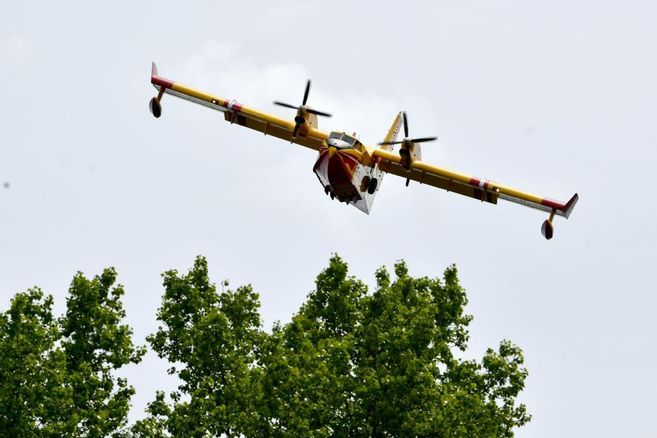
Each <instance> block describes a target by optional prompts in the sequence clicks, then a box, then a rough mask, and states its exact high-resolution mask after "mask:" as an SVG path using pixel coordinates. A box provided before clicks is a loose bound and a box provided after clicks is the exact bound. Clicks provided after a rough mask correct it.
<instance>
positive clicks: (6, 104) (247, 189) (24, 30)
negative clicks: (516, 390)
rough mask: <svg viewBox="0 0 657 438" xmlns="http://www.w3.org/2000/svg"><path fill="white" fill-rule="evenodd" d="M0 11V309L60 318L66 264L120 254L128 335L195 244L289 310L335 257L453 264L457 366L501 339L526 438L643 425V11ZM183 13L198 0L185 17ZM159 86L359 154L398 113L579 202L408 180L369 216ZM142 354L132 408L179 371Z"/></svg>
mask: <svg viewBox="0 0 657 438" xmlns="http://www.w3.org/2000/svg"><path fill="white" fill-rule="evenodd" d="M243 3H244V4H246V6H243V5H240V3H239V2H218V1H203V2H201V1H199V2H193V3H187V4H184V5H183V3H182V2H180V3H174V2H164V1H111V2H110V1H98V0H92V1H84V2H83V1H79V2H65V1H64V2H46V1H42V2H3V3H2V5H0V83H1V84H2V87H1V88H0V89H1V90H2V91H1V94H0V95H1V96H2V105H0V129H1V132H2V136H1V137H0V138H1V141H0V182H5V181H8V182H10V183H11V186H10V187H9V188H2V186H1V185H0V308H2V309H5V308H6V306H7V305H8V302H9V299H10V297H11V296H12V295H13V294H14V293H16V292H18V291H22V290H25V289H27V288H28V287H30V286H33V285H39V286H41V287H42V288H44V289H45V290H46V291H47V292H50V293H53V294H54V295H55V297H56V302H57V309H58V310H60V311H61V310H62V309H63V307H64V304H65V302H64V296H65V292H66V289H67V287H68V284H69V282H70V280H71V278H72V276H73V274H74V273H75V272H76V271H77V270H81V271H83V272H84V273H85V274H87V275H89V276H93V275H95V274H97V273H98V272H100V271H101V270H102V268H103V267H106V266H115V267H116V268H117V269H118V271H119V274H120V281H121V283H123V284H124V285H125V287H126V291H127V294H126V296H125V306H126V310H127V313H128V322H129V323H130V324H131V325H132V326H133V327H134V330H135V339H136V340H137V342H141V340H142V339H143V338H144V337H145V336H146V334H148V333H150V332H152V331H153V330H154V329H155V328H156V321H155V311H156V309H157V307H158V305H159V303H160V297H161V294H162V292H163V289H162V287H161V279H160V273H162V272H163V271H165V270H167V269H170V268H177V269H179V270H181V271H185V270H187V269H188V268H189V267H190V266H191V265H192V262H193V260H194V257H195V256H196V255H197V254H203V255H205V256H207V258H208V260H209V264H210V268H211V271H212V274H213V278H214V280H215V281H217V282H218V281H220V280H222V279H229V280H230V281H231V284H232V285H234V286H237V285H239V284H243V283H252V284H253V285H254V287H255V289H256V290H257V291H258V292H259V293H260V294H261V300H262V315H263V318H264V322H265V326H269V325H270V324H271V322H272V321H274V320H276V319H281V320H283V321H286V320H288V319H289V317H290V316H291V314H292V313H293V312H294V311H296V309H297V308H298V306H299V305H300V304H301V303H302V302H303V300H304V298H305V296H306V294H307V293H308V292H309V291H310V290H311V289H312V288H313V280H314V278H315V276H316V275H317V274H318V273H319V271H320V270H321V269H322V268H323V267H324V266H325V265H326V264H327V261H328V258H329V257H330V255H331V253H333V252H337V253H339V254H340V255H342V256H343V257H344V258H345V260H346V261H347V262H349V263H350V266H351V270H352V273H354V274H355V275H357V276H358V277H360V278H362V279H364V280H366V281H367V282H368V283H369V284H372V283H373V280H374V276H373V273H374V271H375V269H376V268H377V267H379V266H381V265H384V264H385V265H387V266H391V265H392V264H393V263H394V261H395V260H397V259H399V258H404V259H406V260H407V262H408V264H409V266H410V269H411V272H412V273H413V274H415V275H431V276H438V275H441V273H442V271H443V269H444V268H445V267H446V266H447V265H448V264H450V263H456V264H457V266H458V267H459V271H460V276H461V280H462V284H463V285H464V286H465V287H466V289H467V290H468V295H469V298H470V304H469V306H468V311H469V312H470V313H471V314H473V315H474V316H475V319H474V322H473V324H472V326H471V334H472V339H471V350H470V353H469V354H471V355H473V356H481V354H482V353H483V351H484V350H485V348H486V347H489V346H496V345H497V343H498V342H499V340H501V339H503V338H508V339H511V340H512V341H513V342H515V343H517V344H519V345H520V346H521V347H522V348H523V349H524V352H525V357H526V364H527V367H528V369H529V372H530V377H529V378H528V380H527V388H526V390H525V391H524V392H523V394H522V399H523V400H524V401H525V402H526V403H527V405H528V408H529V411H530V412H531V413H532V414H533V416H534V420H533V421H532V422H531V423H530V424H529V425H528V426H527V427H525V428H523V429H522V430H520V431H519V432H518V436H520V437H555V436H578V437H579V436H609V437H615V436H635V437H641V436H646V437H647V436H652V435H653V434H654V427H653V424H652V423H653V422H652V414H653V411H654V409H653V406H654V393H655V391H657V374H656V373H655V365H654V362H655V359H656V357H657V354H656V351H655V347H654V339H653V338H654V334H655V330H656V328H657V323H655V321H654V318H653V314H654V309H655V307H656V304H657V298H655V294H654V291H655V288H654V283H653V281H654V274H653V272H654V267H653V266H654V262H655V257H654V253H655V247H656V245H657V231H656V227H655V222H656V219H657V214H656V213H657V209H656V208H655V204H654V202H653V198H654V196H653V195H652V193H651V192H652V190H651V187H652V186H653V179H654V177H653V175H654V166H655V164H656V161H657V160H656V157H657V155H656V153H655V147H656V146H657V133H656V132H655V129H654V128H655V117H656V116H657V85H656V83H657V61H656V59H657V58H656V57H655V41H657V26H655V22H656V19H657V7H656V6H655V5H654V4H653V3H650V2H647V1H643V2H641V1H626V2H622V3H621V2H610V1H574V2H573V1H563V0H556V1H551V2H537V1H519V0H517V1H512V0H506V1H495V2H491V1H458V2H457V1H438V2H402V3H400V2H380V1H377V2H369V3H367V4H361V5H357V6H355V5H353V4H352V3H351V2H343V1H333V2H331V3H330V6H328V3H327V2H310V1H306V2H301V1H298V2H296V1H286V2H281V3H279V4H278V5H274V3H273V2H248V3H247V2H243ZM190 5H192V6H190ZM152 60H155V61H157V62H158V65H159V68H160V73H161V74H162V75H163V76H165V77H169V78H171V79H174V80H177V81H180V82H183V83H187V84H189V85H192V86H195V87H198V88H203V89H206V90H207V91H211V92H214V93H216V94H218V95H220V96H225V97H230V98H236V99H238V100H240V101H241V102H243V103H246V104H249V105H252V106H256V107H258V108H260V109H263V110H267V111H271V112H273V113H275V114H279V115H282V116H287V117H292V116H293V114H292V113H291V112H289V111H286V110H285V109H283V108H279V107H274V106H273V105H271V101H272V100H274V99H279V100H283V101H288V102H291V103H294V102H297V101H299V100H300V99H301V97H302V94H303V87H304V81H305V80H306V79H307V78H312V79H313V89H312V91H311V96H310V102H311V104H312V105H313V106H315V107H317V108H319V109H321V110H325V111H329V112H332V113H333V114H334V117H333V119H330V120H326V119H322V120H320V128H326V129H327V130H329V129H344V130H346V131H350V132H351V131H357V132H358V133H359V135H360V136H361V138H362V139H363V140H364V141H366V142H367V143H370V144H372V143H374V142H376V141H379V140H380V139H381V138H382V137H383V135H384V134H385V132H386V130H387V129H388V127H389V125H390V123H391V122H392V119H393V118H394V116H395V114H396V112H397V111H399V110H402V109H405V110H406V111H408V114H409V122H410V128H411V133H412V135H416V136H427V135H438V136H440V141H439V142H438V143H431V144H428V145H426V147H425V148H424V151H423V152H424V158H425V159H426V160H427V161H430V162H434V163H437V164H440V165H443V166H446V167H450V168H453V169H455V170H458V171H462V172H466V173H472V174H474V175H477V176H481V177H488V178H491V179H494V180H496V181H500V182H502V183H504V184H509V185H512V186H517V187H519V188H521V189H525V190H527V191H530V192H536V193H537V194H540V195H545V196H548V197H553V198H556V199H560V200H567V199H568V198H569V197H570V196H571V195H572V194H573V193H574V192H576V191H577V192H579V194H580V196H581V199H580V202H579V204H578V205H577V208H576V209H575V211H574V213H573V215H572V216H571V219H570V220H568V221H565V220H563V219H562V218H557V220H556V229H555V237H554V239H553V240H552V241H550V242H546V241H544V240H543V238H542V236H541V235H540V232H539V229H540V225H541V222H542V221H543V220H544V219H545V215H544V214H542V213H540V212H536V211H533V210H529V209H526V208H522V207H519V206H516V205H513V204H509V203H502V202H500V204H499V205H497V206H492V205H484V204H481V203H479V202H476V201H473V200H472V199H469V198H464V197H460V196H458V195H454V194H451V193H444V192H442V191H439V190H437V189H432V188H430V187H426V186H419V185H418V184H411V187H410V188H408V189H407V188H405V187H404V181H403V180H402V179H399V178H396V177H393V176H389V177H387V178H386V179H385V181H384V182H383V186H382V190H381V191H380V192H379V195H378V197H377V200H376V203H375V205H374V209H373V212H372V214H371V215H370V216H366V215H364V214H362V213H361V212H359V211H358V210H356V209H355V208H353V207H346V206H344V205H342V204H339V203H337V202H331V201H330V200H329V199H328V198H327V197H326V196H325V195H324V193H323V190H322V188H321V186H320V185H319V183H318V182H317V178H316V177H315V176H314V175H313V174H312V164H313V163H314V160H315V154H314V153H313V152H311V151H308V150H305V149H304V148H301V147H297V146H291V145H289V144H286V143H285V142H281V141H277V140H275V139H273V138H271V137H264V136H263V135H261V134H258V133H256V132H253V131H250V130H244V129H239V128H237V127H235V126H230V125H228V124H226V123H225V122H224V121H223V117H222V115H221V114H220V113H215V112H213V111H210V110H207V109H205V108H202V107H199V106H196V105H192V104H189V103H187V102H183V101H180V100H177V99H174V98H172V97H170V96H166V97H165V98H164V100H163V106H164V114H163V116H162V118H161V119H159V120H155V119H153V117H152V116H151V115H150V114H149V112H148V109H147V108H148V105H147V104H148V100H149V99H150V97H152V95H153V94H154V90H153V88H152V87H151V86H150V84H149V74H150V62H151V61H152ZM165 369H166V364H164V363H162V362H161V361H159V360H158V359H157V358H155V357H154V356H153V355H152V354H151V355H149V356H148V357H147V358H146V360H145V361H144V362H143V363H142V364H141V365H139V366H137V367H133V368H131V369H129V370H128V371H127V375H128V376H129V378H130V380H131V383H133V384H134V385H135V386H136V387H137V391H138V393H137V396H136V397H135V399H134V405H135V408H134V409H133V412H132V418H133V419H134V418H138V417H140V416H141V415H142V410H143V407H144V406H145V404H146V402H147V401H149V400H152V398H153V394H154V391H155V390H156V389H158V388H162V389H170V388H171V387H172V386H173V385H175V382H174V381H173V380H172V379H171V378H168V377H166V376H165Z"/></svg>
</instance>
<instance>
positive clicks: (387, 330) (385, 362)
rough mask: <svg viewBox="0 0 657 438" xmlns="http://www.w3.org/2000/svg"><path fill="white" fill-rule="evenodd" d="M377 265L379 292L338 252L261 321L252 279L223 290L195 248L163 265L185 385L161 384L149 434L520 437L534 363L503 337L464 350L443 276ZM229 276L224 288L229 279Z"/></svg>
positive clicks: (463, 319)
mask: <svg viewBox="0 0 657 438" xmlns="http://www.w3.org/2000/svg"><path fill="white" fill-rule="evenodd" d="M394 273H395V278H394V280H393V279H391V277H390V274H389V273H388V271H387V270H386V269H384V268H381V269H379V270H378V271H377V272H376V280H377V285H376V290H375V291H374V292H373V293H372V294H369V293H368V290H367V287H366V285H365V284H364V283H363V282H362V281H360V280H358V279H356V278H354V277H350V276H349V275H348V268H347V264H346V263H345V262H344V261H342V260H341V259H340V258H339V257H338V256H334V257H333V258H331V260H330V262H329V266H328V267H327V268H326V269H325V270H324V271H322V272H321V273H320V274H319V276H318V277H317V280H316V283H315V290H314V291H313V292H311V293H310V294H309V295H308V298H307V301H306V302H305V303H304V304H303V305H302V307H301V308H300V310H299V311H298V312H297V313H296V314H295V315H294V316H293V318H292V320H291V321H290V322H289V323H287V324H284V325H283V324H280V323H277V324H275V325H274V327H273V330H272V332H271V333H266V332H265V331H263V330H262V328H261V323H260V317H259V302H258V295H257V294H255V293H254V292H253V291H252V289H251V287H250V286H244V287H241V288H238V289H237V290H235V291H232V290H226V291H222V292H218V291H217V289H216V287H215V286H214V285H213V284H212V283H211V282H210V280H209V278H208V270H207V263H206V261H205V259H203V258H198V259H197V260H196V262H195V264H194V267H193V268H192V269H191V270H190V271H189V273H187V274H186V275H180V274H178V273H177V272H176V271H169V272H167V273H165V274H164V286H165V293H164V297H163V302H162V306H161V307H160V309H159V311H158V320H159V321H160V323H161V326H160V328H159V329H158V331H157V332H156V333H155V334H153V335H152V336H150V337H149V342H150V344H151V345H152V347H153V349H154V350H155V351H156V352H157V353H158V355H159V356H160V357H162V358H166V359H167V360H169V362H171V363H173V364H175V365H174V366H173V367H172V368H171V369H170V373H172V374H175V375H177V376H178V377H179V378H180V379H181V381H182V384H181V385H180V387H179V388H178V390H177V391H174V392H173V393H172V394H171V395H170V400H167V397H166V396H165V394H164V393H158V395H157V397H156V400H155V401H154V402H153V403H151V404H150V405H149V408H148V413H149V416H148V417H147V418H146V419H144V420H142V421H140V422H138V423H137V424H136V425H135V427H134V428H133V432H135V433H136V434H137V435H141V436H163V435H166V434H169V435H173V436H179V435H185V436H222V435H225V436H240V435H245V436H333V435H338V436H375V437H379V436H438V437H453V436H454V437H456V436H491V437H492V436H494V437H498V436H502V437H504V436H513V430H514V428H516V427H519V426H522V425H523V424H525V423H526V422H528V421H529V419H530V417H529V415H527V413H526V409H525V406H524V405H522V404H517V403H516V398H517V396H518V394H519V392H520V391H521V390H522V389H523V387H524V381H525V378H526V376H527V371H526V370H525V368H524V367H523V357H522V351H521V350H520V349H519V348H518V347H516V346H514V345H513V344H511V343H510V342H508V341H503V342H501V343H500V345H499V347H498V348H497V349H495V350H493V349H489V350H488V351H487V353H486V354H485V356H484V357H483V358H482V360H481V361H475V360H463V359H460V358H459V357H458V355H457V354H456V353H457V352H458V351H459V350H460V351H465V350H466V348H467V341H468V331H467V326H468V324H469V322H470V321H471V319H472V318H471V316H469V315H466V314H465V310H464V308H465V305H466V304H467V298H466V294H465V291H464V290H463V288H462V287H461V286H460V285H459V283H458V276H457V270H456V268H455V267H453V266H452V267H449V268H448V269H447V270H445V272H444V275H443V278H442V279H438V278H435V279H431V278H426V277H422V278H414V277H412V276H410V275H409V274H408V269H407V267H406V264H405V263H404V262H399V263H397V264H396V265H395V270H394ZM227 286H228V285H227V284H225V283H224V284H223V287H227Z"/></svg>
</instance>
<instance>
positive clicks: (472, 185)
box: [371, 148, 579, 218]
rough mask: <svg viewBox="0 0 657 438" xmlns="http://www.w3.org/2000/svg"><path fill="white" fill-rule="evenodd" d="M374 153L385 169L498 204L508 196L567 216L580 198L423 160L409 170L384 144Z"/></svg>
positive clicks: (508, 198)
mask: <svg viewBox="0 0 657 438" xmlns="http://www.w3.org/2000/svg"><path fill="white" fill-rule="evenodd" d="M371 153H372V155H373V157H374V161H376V162H378V166H379V169H381V170H383V171H385V172H388V173H392V174H394V175H398V176H401V177H403V178H408V179H411V180H413V181H417V182H419V183H421V184H428V185H430V186H434V187H438V188H441V189H444V190H447V191H449V192H455V193H458V194H460V195H465V196H469V197H470V198H474V199H478V200H480V201H485V202H490V203H491V204H497V200H498V199H504V200H506V201H511V202H515V203H517V204H522V205H525V206H527V207H532V208H536V209H538V210H543V211H546V212H549V213H551V214H558V215H559V216H564V217H566V218H567V217H568V216H569V215H570V213H571V212H572V210H573V208H574V207H575V204H576V203H577V200H578V199H579V196H578V195H577V194H575V195H574V196H573V197H572V198H571V199H570V200H569V201H568V202H565V203H564V202H560V201H555V200H553V199H549V198H543V197H540V196H536V195H532V194H530V193H525V192H522V191H520V190H517V189H514V188H511V187H507V186H504V185H502V184H498V183H496V182H492V181H487V180H485V179H481V178H477V177H474V176H469V175H465V174H462V173H458V172H454V171H451V170H448V169H445V168H442V167H438V166H434V165H432V164H429V163H425V162H423V161H419V160H417V161H413V162H412V163H411V168H410V169H408V170H407V169H405V168H404V167H402V165H401V164H400V157H399V155H397V154H395V153H393V152H391V151H388V150H385V149H383V148H380V149H374V150H372V151H371Z"/></svg>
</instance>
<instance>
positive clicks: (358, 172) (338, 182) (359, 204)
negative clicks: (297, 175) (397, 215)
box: [313, 132, 384, 214]
mask: <svg viewBox="0 0 657 438" xmlns="http://www.w3.org/2000/svg"><path fill="white" fill-rule="evenodd" d="M363 148H364V146H363V145H362V143H360V141H358V139H356V138H355V137H354V136H350V135H347V134H345V133H342V132H331V134H330V135H329V137H328V139H326V144H325V145H323V146H322V147H321V148H320V150H319V156H318V157H317V161H316V162H315V166H314V167H313V171H314V172H315V174H316V175H317V178H319V181H320V183H321V184H322V186H323V187H324V191H325V192H326V194H328V195H330V196H331V198H332V199H338V200H339V201H340V202H345V203H347V204H351V205H353V206H354V207H356V208H358V209H359V210H361V211H363V212H364V213H368V214H369V212H370V210H371V208H372V204H373V202H374V197H375V195H376V192H377V191H378V190H379V187H380V186H381V180H382V178H383V174H384V173H383V172H382V171H381V170H379V169H378V166H376V165H375V166H373V167H372V166H365V165H363V164H361V161H362V157H363V152H364V149H363Z"/></svg>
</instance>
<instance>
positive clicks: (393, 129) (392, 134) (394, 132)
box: [381, 112, 402, 151]
mask: <svg viewBox="0 0 657 438" xmlns="http://www.w3.org/2000/svg"><path fill="white" fill-rule="evenodd" d="M401 125H402V113H401V112H400V113H398V114H397V117H395V120H394V121H393V122H392V125H391V126H390V129H389V130H388V134H386V136H385V138H384V139H383V141H384V142H389V141H395V140H397V136H398V135H399V130H400V129H401ZM393 147H394V145H391V144H385V145H382V146H381V149H385V150H387V151H391V150H392V149H393Z"/></svg>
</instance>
